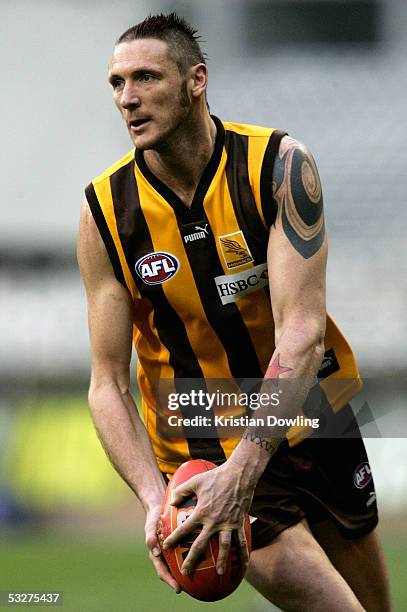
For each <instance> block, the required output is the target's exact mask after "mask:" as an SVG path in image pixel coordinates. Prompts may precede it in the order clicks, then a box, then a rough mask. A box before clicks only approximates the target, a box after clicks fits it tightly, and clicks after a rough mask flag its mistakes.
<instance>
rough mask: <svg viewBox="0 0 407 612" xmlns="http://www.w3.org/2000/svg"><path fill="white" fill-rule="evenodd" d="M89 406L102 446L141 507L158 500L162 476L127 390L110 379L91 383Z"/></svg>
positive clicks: (150, 505) (160, 494)
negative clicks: (120, 387) (124, 390)
mask: <svg viewBox="0 0 407 612" xmlns="http://www.w3.org/2000/svg"><path fill="white" fill-rule="evenodd" d="M89 406H90V411H91V414H92V419H93V422H94V424H95V427H96V430H97V433H98V436H99V438H100V441H101V443H102V446H103V448H104V450H105V452H106V454H107V456H108V457H109V460H110V462H111V463H112V465H113V467H114V468H115V469H116V470H117V472H118V473H119V474H120V476H121V477H122V478H123V480H124V481H125V482H126V483H127V484H128V485H129V487H130V488H131V489H132V490H133V491H134V492H135V494H136V495H137V497H138V498H139V499H140V501H141V503H142V505H143V507H144V509H145V510H146V511H148V510H149V509H151V508H152V507H153V506H156V505H158V504H161V502H162V498H163V496H164V491H165V483H164V479H163V477H162V475H161V473H160V471H159V469H158V465H157V460H156V458H155V456H154V453H153V449H152V447H151V443H150V440H149V437H148V434H147V431H146V428H145V427H144V424H143V423H142V421H141V420H140V417H139V415H138V412H137V408H136V405H135V402H134V400H133V398H132V396H131V394H130V393H129V392H128V391H126V392H122V391H121V390H120V389H119V388H118V386H117V385H116V384H115V383H114V382H110V381H109V382H102V383H99V384H96V383H92V385H91V388H90V391H89Z"/></svg>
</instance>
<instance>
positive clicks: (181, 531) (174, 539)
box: [162, 510, 202, 548]
mask: <svg viewBox="0 0 407 612" xmlns="http://www.w3.org/2000/svg"><path fill="white" fill-rule="evenodd" d="M194 514H195V510H194V512H192V514H191V515H190V516H189V517H188V518H187V520H186V521H185V522H184V523H182V525H179V526H178V527H177V528H176V529H174V531H173V532H172V533H170V535H169V536H167V538H166V539H165V540H164V542H163V544H162V547H163V548H171V547H172V546H175V545H176V544H177V543H178V542H179V541H180V540H182V538H184V537H185V536H186V535H187V534H189V533H191V532H192V531H196V530H197V529H199V528H200V527H201V525H202V523H201V522H200V521H199V520H197V518H195V517H197V515H195V516H194Z"/></svg>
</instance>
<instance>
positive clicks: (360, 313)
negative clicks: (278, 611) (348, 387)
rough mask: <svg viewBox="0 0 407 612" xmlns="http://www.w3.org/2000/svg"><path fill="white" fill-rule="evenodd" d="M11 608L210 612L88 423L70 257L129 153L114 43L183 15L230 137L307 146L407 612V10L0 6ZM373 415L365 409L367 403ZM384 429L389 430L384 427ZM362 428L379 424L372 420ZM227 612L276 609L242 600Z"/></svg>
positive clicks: (2, 524) (1, 406)
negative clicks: (86, 197) (160, 576)
mask: <svg viewBox="0 0 407 612" xmlns="http://www.w3.org/2000/svg"><path fill="white" fill-rule="evenodd" d="M1 8H2V19H1V24H0V32H1V41H2V43H1V44H2V57H3V88H2V106H3V112H2V113H1V115H0V125H1V134H2V140H3V143H4V145H5V146H3V158H2V163H1V173H2V177H1V184H2V206H1V212H0V258H1V261H0V279H1V283H0V326H1V345H0V352H1V359H0V383H1V396H0V535H1V539H2V541H3V546H2V547H1V552H0V591H5V590H16V589H18V590H21V591H27V590H35V591H38V590H42V591H43V590H57V591H58V590H60V591H63V592H64V602H65V603H64V608H65V609H66V610H72V611H73V610H83V611H86V612H87V611H89V612H90V611H93V610H94V611H99V612H100V611H110V610H112V611H113V610H115V611H128V610H129V611H130V610H145V609H147V608H148V609H150V610H152V611H153V612H160V611H161V610H166V609H168V607H169V606H171V605H173V606H174V607H176V609H177V610H180V611H182V610H187V609H188V610H195V609H203V608H204V607H206V606H207V604H199V603H195V602H193V601H192V600H191V599H189V598H188V597H187V596H184V595H181V596H180V597H178V598H177V597H176V596H175V595H173V594H172V592H170V590H169V589H168V588H167V587H165V586H164V585H162V584H161V583H160V582H159V581H158V580H157V579H156V578H155V576H154V573H153V571H152V568H151V567H150V565H149V562H148V560H147V554H146V552H145V549H144V546H143V532H142V526H143V517H142V514H141V513H140V510H139V508H138V505H137V502H136V501H135V499H134V496H132V495H131V494H130V493H129V492H128V491H127V489H126V487H125V485H123V484H122V483H121V481H120V480H119V478H118V477H117V476H116V475H115V473H114V471H113V469H112V468H111V467H110V466H109V465H108V463H107V461H106V459H105V457H104V454H103V452H102V450H101V449H100V448H99V443H98V441H97V438H96V435H95V434H94V432H93V430H92V426H91V423H90V418H89V416H88V412H87V407H86V389H87V382H88V378H89V363H88V361H89V351H88V337H87V327H86V306H85V297H84V291H83V288H82V286H81V282H80V279H79V275H78V271H77V267H76V260H75V252H74V242H75V234H76V229H77V224H78V214H79V208H80V203H81V200H82V189H83V187H84V186H85V185H86V184H87V183H88V182H89V181H90V179H91V178H93V177H94V176H95V175H96V174H98V173H99V172H100V171H101V170H102V169H103V168H104V167H105V166H107V165H109V164H110V163H112V162H113V161H115V160H116V159H117V158H118V157H120V156H121V155H122V154H123V153H124V152H126V151H127V150H129V149H130V144H129V141H128V138H127V135H126V133H125V130H124V128H123V126H122V125H121V121H120V119H119V117H118V116H116V115H117V113H115V112H114V109H113V105H112V101H111V93H110V90H109V87H108V85H107V80H106V73H107V63H108V59H109V55H110V52H111V49H112V44H113V41H114V39H115V37H117V36H118V35H119V34H120V33H121V32H122V31H123V30H124V29H126V28H127V27H128V26H129V25H131V24H133V23H136V22H137V21H139V20H141V19H142V18H144V17H145V16H146V15H147V14H148V13H149V12H156V11H161V10H162V11H170V10H173V9H175V10H178V11H179V12H180V13H181V14H182V15H184V16H185V17H186V18H187V19H189V20H191V21H192V22H193V23H195V24H196V25H197V26H198V28H199V30H200V31H201V33H202V35H203V39H204V41H205V43H204V48H205V49H206V51H207V53H208V55H209V68H210V86H209V102H210V105H211V110H212V112H214V113H215V114H217V115H219V116H220V117H222V118H224V119H227V120H237V121H242V122H247V123H259V124H265V125H275V126H277V127H280V128H284V129H286V130H287V131H289V132H290V133H291V134H292V135H294V136H295V137H297V138H299V139H301V140H303V141H304V142H306V143H307V145H308V146H309V148H310V149H311V150H312V151H313V153H314V155H315V158H316V160H317V163H318V165H319V168H320V174H321V177H322V180H323V186H324V192H325V201H326V211H327V221H328V228H329V233H330V261H329V274H328V279H329V282H328V302H329V310H330V312H331V314H332V315H333V316H334V318H335V319H336V320H337V321H338V322H339V323H340V325H341V326H342V328H343V329H344V331H345V332H346V333H347V335H348V337H349V339H350V340H351V343H352V345H353V347H354V349H355V352H356V354H357V356H358V359H359V363H360V367H361V370H362V373H363V374H364V376H365V377H366V378H367V379H370V378H374V377H376V378H377V377H378V376H380V377H383V376H384V377H386V385H385V387H386V388H385V391H383V390H382V389H381V387H380V386H379V387H378V385H377V384H376V385H373V386H372V387H371V388H372V389H373V390H374V391H372V392H371V393H370V395H369V394H368V401H369V405H370V407H371V409H372V411H373V413H374V414H376V416H378V417H380V418H379V419H378V420H377V422H376V424H374V425H372V423H367V422H366V423H365V428H364V431H365V433H366V435H372V436H374V437H369V438H367V439H366V444H367V447H368V450H369V452H370V455H371V463H372V464H373V468H374V472H375V474H376V486H377V489H378V492H379V502H380V508H381V516H382V526H383V538H384V543H385V548H386V552H387V557H388V561H389V566H390V572H391V579H392V586H393V592H394V597H395V610H396V611H401V610H406V609H407V586H406V584H405V580H404V577H405V575H406V571H407V547H406V544H407V534H406V530H405V524H406V519H407V511H406V504H407V495H406V493H407V445H406V440H405V437H406V432H407V421H406V417H405V414H404V413H405V406H406V397H407V395H406V385H405V381H406V356H407V350H406V346H407V322H406V321H407V319H406V316H405V297H406V289H407V274H406V272H407V257H406V252H405V238H404V236H405V227H406V189H407V185H406V164H407V155H406V147H405V141H406V139H407V122H406V108H407V63H406V59H405V58H406V55H407V37H406V34H405V32H406V29H407V7H406V4H405V1H404V0H382V1H379V0H361V1H359V0H342V1H336V0H335V1H333V0H301V1H299V0H281V1H280V0H275V1H273V0H253V1H249V0H247V1H245V0H206V2H197V1H196V2H194V1H190V2H188V1H186V0H185V1H181V0H179V1H178V2H177V1H174V2H173V1H165V0H162V1H161V2H160V1H158V0H151V1H149V2H147V1H146V0H136V1H134V0H133V1H129V0H116V2H115V3H114V4H112V3H111V2H107V0H100V1H99V2H98V3H94V2H91V1H89V0H82V1H79V0H60V1H59V2H57V3H54V2H51V1H50V0H34V1H30V0H20V1H19V2H17V3H16V2H12V1H11V0H2V3H1ZM363 402H364V399H363V398H362V399H359V400H357V401H356V404H357V405H359V406H362V403H363ZM384 413H387V414H384ZM367 420H368V419H367ZM213 607H215V608H216V607H218V608H219V609H220V608H222V610H232V609H233V610H237V611H238V610H247V611H249V612H250V611H252V612H255V611H260V610H263V609H266V608H265V607H264V602H263V601H262V600H261V598H260V597H258V596H256V595H255V594H254V592H253V591H252V590H251V589H250V588H249V587H247V586H242V587H241V588H240V589H239V591H238V592H237V593H236V594H235V595H233V596H232V597H230V598H229V599H228V600H225V601H224V602H222V603H221V604H214V605H213Z"/></svg>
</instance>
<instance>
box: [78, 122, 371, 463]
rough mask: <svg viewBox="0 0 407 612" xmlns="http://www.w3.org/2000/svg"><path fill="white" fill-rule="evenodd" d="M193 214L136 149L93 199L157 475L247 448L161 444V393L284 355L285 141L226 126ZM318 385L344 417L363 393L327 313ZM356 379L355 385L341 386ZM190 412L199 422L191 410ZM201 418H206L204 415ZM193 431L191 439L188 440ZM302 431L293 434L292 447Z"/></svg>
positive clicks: (271, 133)
mask: <svg viewBox="0 0 407 612" xmlns="http://www.w3.org/2000/svg"><path fill="white" fill-rule="evenodd" d="M213 120H214V121H215V124H216V128H217V135H216V141H215V145H214V150H213V154H212V157H211V159H210V160H209V162H208V164H207V166H206V168H205V170H204V173H203V175H202V177H201V179H200V182H199V184H198V187H197V189H196V192H195V195H194V197H193V201H192V204H191V207H190V208H189V207H187V206H186V205H185V204H183V202H182V201H181V200H180V198H179V197H178V196H177V195H176V194H175V193H174V192H173V191H172V190H170V189H169V188H168V187H167V186H166V185H165V184H164V183H162V182H161V181H160V180H159V179H158V178H157V177H156V176H155V175H153V174H152V173H151V171H150V170H149V168H148V167H147V164H146V162H145V160H144V156H143V152H142V151H138V150H134V149H133V150H132V151H130V152H129V153H128V154H127V155H125V156H124V157H123V158H122V159H121V160H119V161H118V162H117V163H115V164H113V165H112V166H110V167H109V168H108V169H107V170H106V171H105V172H103V174H101V175H100V176H98V177H97V178H95V179H94V180H93V181H92V183H91V184H90V185H88V187H87V188H86V190H85V193H86V197H87V201H88V203H89V207H90V209H91V211H92V214H93V216H94V219H95V222H96V224H97V227H98V229H99V231H100V234H101V236H102V238H103V241H104V244H105V246H106V249H107V252H108V255H109V257H110V260H111V263H112V266H113V270H114V273H115V276H116V278H117V279H118V281H120V282H121V283H122V284H123V285H124V286H125V287H126V288H127V289H128V291H129V292H130V294H131V295H132V298H133V301H134V325H133V329H134V345H135V348H136V351H137V355H138V365H137V370H138V372H137V374H138V384H139V388H140V391H141V395H142V410H143V418H144V422H145V425H146V428H147V431H148V433H149V436H150V439H151V442H152V445H153V449H154V452H155V455H156V457H157V460H158V463H159V467H160V469H161V470H162V471H164V472H167V473H169V474H171V473H173V472H174V471H175V469H176V468H177V467H178V465H179V464H180V463H182V462H183V461H186V460H188V459H190V458H206V459H209V460H212V461H214V462H215V463H220V462H222V461H224V460H225V459H226V458H227V457H228V456H229V455H230V453H231V452H232V450H233V448H234V446H235V445H236V443H237V441H238V439H237V438H233V437H228V438H219V436H218V435H217V431H216V428H214V427H212V428H211V427H210V428H209V434H208V436H207V437H203V438H197V437H194V436H193V435H192V430H188V428H184V429H183V435H182V436H181V437H177V438H176V439H167V438H166V437H162V436H160V435H159V431H158V429H159V428H158V421H159V418H160V413H159V411H160V403H159V402H158V401H157V392H158V391H157V390H158V388H159V386H160V384H161V382H162V381H170V384H171V385H173V386H174V388H175V389H176V390H177V391H180V390H182V388H183V385H185V381H187V380H189V379H194V380H196V381H200V383H198V384H199V385H200V388H201V389H207V388H208V385H209V384H210V381H211V380H213V379H225V380H230V381H232V382H233V383H234V382H236V384H237V383H238V381H241V380H242V379H247V378H253V379H255V378H258V379H261V378H262V377H263V376H264V374H265V372H266V369H267V366H268V364H269V361H270V359H271V356H272V354H273V352H274V349H275V345H274V323H273V316H272V309H271V301H270V295H269V291H268V280H267V258H266V257H267V243H268V233H269V228H270V227H271V225H272V224H273V222H274V221H275V219H276V215H277V209H276V204H275V202H274V200H273V199H272V173H273V164H274V159H275V156H276V154H277V152H278V147H279V143H280V141H281V138H282V137H283V136H284V135H285V132H281V131H279V130H275V129H272V128H264V127H258V126H252V125H245V124H236V123H227V122H221V121H220V120H219V119H217V118H216V117H213ZM325 349H326V352H325V358H324V360H323V362H322V366H321V370H320V373H319V377H320V378H321V379H323V381H322V383H321V384H322V386H323V387H324V390H325V392H326V394H327V395H328V398H329V400H330V403H331V405H333V406H334V409H339V408H340V407H341V406H343V405H344V404H345V403H346V402H347V401H349V399H350V398H351V397H353V396H354V395H355V394H356V392H357V391H358V390H359V388H360V386H361V382H360V378H359V374H358V370H357V366H356V363H355V359H354V357H353V354H352V351H351V349H350V347H349V345H348V343H347V341H346V340H345V338H344V337H343V335H342V333H341V332H340V330H339V329H338V327H337V326H336V325H335V323H334V322H333V321H332V319H331V318H330V317H329V316H327V331H326V336H325ZM338 379H346V384H340V385H338V384H335V381H336V382H337V381H338ZM189 409H190V410H189V412H188V407H184V408H183V414H184V415H185V414H194V411H193V408H192V407H191V406H190V407H189ZM195 412H196V411H195ZM189 434H191V435H189ZM304 435H305V433H304V430H303V428H300V429H298V428H297V429H295V428H292V429H291V430H289V432H288V434H287V437H288V438H289V440H290V441H291V442H292V443H295V441H296V440H297V441H298V440H301V439H302V437H304Z"/></svg>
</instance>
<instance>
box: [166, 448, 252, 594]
mask: <svg viewBox="0 0 407 612" xmlns="http://www.w3.org/2000/svg"><path fill="white" fill-rule="evenodd" d="M213 468H216V465H215V464H214V463H212V462H211V461H205V460H204V459H193V460H192V461H187V462H186V463H183V464H182V465H180V467H179V468H178V469H177V471H176V472H175V474H174V476H173V477H172V478H171V480H170V482H169V484H168V486H167V490H166V492H165V496H164V502H163V507H162V514H161V519H160V522H159V525H158V539H159V542H160V544H162V542H163V541H164V540H165V538H166V537H167V536H169V535H170V533H172V532H173V531H174V530H175V528H176V527H177V526H178V525H180V524H181V523H183V522H184V521H185V520H186V519H187V518H188V516H189V515H190V514H191V513H192V511H193V509H194V507H195V506H196V503H197V499H196V496H195V495H194V496H193V497H189V498H188V499H186V500H185V501H184V502H183V503H182V504H181V505H179V506H170V499H171V492H172V490H173V489H175V487H177V486H178V485H180V484H181V483H183V482H185V481H186V480H189V478H191V477H192V476H195V475H196V474H201V473H202V472H205V471H208V470H212V469H213ZM199 532H200V530H199V529H198V530H196V531H194V532H192V533H190V534H188V536H187V537H186V538H185V539H184V540H181V541H180V542H179V543H178V544H177V545H176V546H174V548H167V549H165V550H163V551H162V552H163V555H164V558H165V560H166V562H167V564H168V567H169V568H170V571H171V574H172V575H173V577H174V578H175V580H176V581H177V582H178V584H179V585H180V587H181V588H182V590H183V591H185V592H186V593H189V595H191V596H192V597H195V599H200V600H201V601H217V600H218V599H223V598H224V597H227V596H228V595H230V593H232V592H233V591H234V590H235V589H236V588H237V587H238V586H239V584H240V583H241V581H242V580H243V577H244V568H243V565H242V562H241V558H240V553H239V546H238V543H237V539H236V536H235V533H234V534H233V535H232V544H231V548H230V554H229V557H228V561H227V564H226V569H225V573H224V574H223V575H222V576H219V574H218V573H217V572H216V560H217V557H218V552H219V534H218V533H217V534H214V535H213V536H212V537H211V538H210V540H209V543H208V546H207V548H206V550H205V553H204V554H203V555H202V556H201V557H200V560H199V561H198V562H197V563H196V564H195V566H194V568H193V569H192V571H191V572H190V573H189V574H188V576H183V575H182V574H181V567H182V564H183V562H184V560H185V558H186V556H187V554H188V552H189V549H190V548H191V546H192V544H193V542H194V540H195V538H196V537H197V536H198V535H199ZM245 532H246V539H247V545H248V548H249V552H250V550H251V533H250V521H249V516H248V515H247V516H246V522H245Z"/></svg>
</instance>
